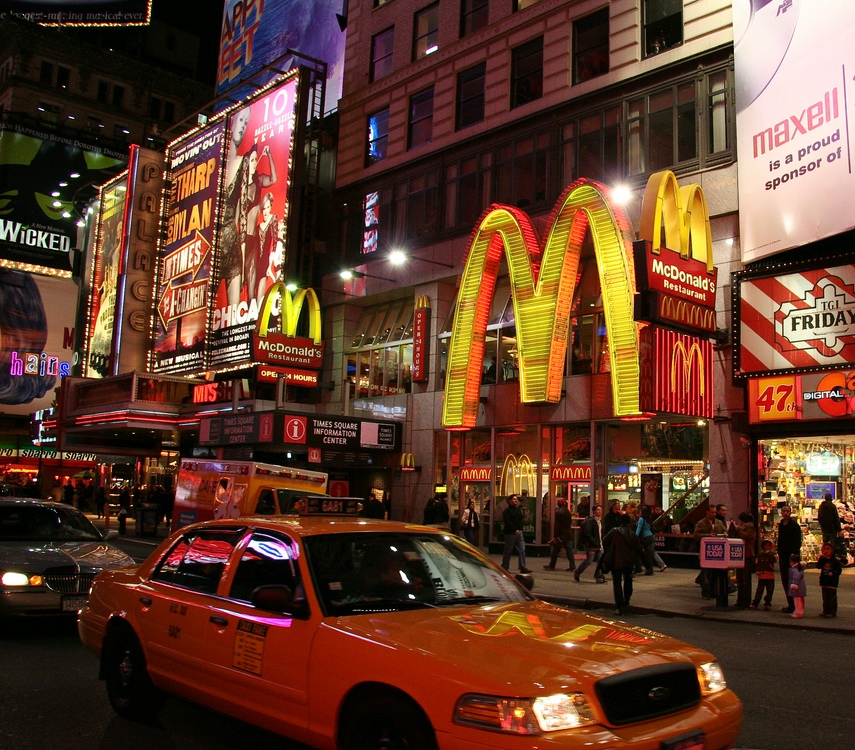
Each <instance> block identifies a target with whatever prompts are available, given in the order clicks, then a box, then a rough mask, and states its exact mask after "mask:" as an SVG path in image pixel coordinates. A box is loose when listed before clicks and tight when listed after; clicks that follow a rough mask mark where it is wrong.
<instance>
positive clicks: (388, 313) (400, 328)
mask: <svg viewBox="0 0 855 750" xmlns="http://www.w3.org/2000/svg"><path fill="white" fill-rule="evenodd" d="M413 311H414V305H413V298H412V297H405V298H403V299H399V300H393V301H391V302H383V303H381V304H379V305H373V306H371V307H366V308H365V309H364V310H363V312H362V316H361V317H360V319H359V322H358V323H357V326H356V333H355V334H354V337H353V339H352V341H351V346H350V351H349V352H348V353H347V354H346V355H345V380H346V381H349V383H350V388H351V396H354V397H362V398H365V397H372V396H395V395H399V394H403V393H409V392H410V391H411V388H412V366H413V343H412V339H413Z"/></svg>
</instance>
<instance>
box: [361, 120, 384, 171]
mask: <svg viewBox="0 0 855 750" xmlns="http://www.w3.org/2000/svg"><path fill="white" fill-rule="evenodd" d="M388 146H389V110H388V109H382V110H380V111H379V112H375V113H374V114H373V115H369V116H368V149H367V151H366V158H365V164H366V166H371V165H372V164H376V163H377V162H378V161H382V160H383V159H385V158H386V157H387V156H388V154H387V152H386V149H387V148H388Z"/></svg>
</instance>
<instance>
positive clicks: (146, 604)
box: [140, 596, 151, 607]
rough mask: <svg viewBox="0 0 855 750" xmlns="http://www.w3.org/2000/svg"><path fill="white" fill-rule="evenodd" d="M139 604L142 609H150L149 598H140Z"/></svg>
mask: <svg viewBox="0 0 855 750" xmlns="http://www.w3.org/2000/svg"><path fill="white" fill-rule="evenodd" d="M140 604H142V605H143V606H144V607H150V606H151V597H150V596H141V597H140Z"/></svg>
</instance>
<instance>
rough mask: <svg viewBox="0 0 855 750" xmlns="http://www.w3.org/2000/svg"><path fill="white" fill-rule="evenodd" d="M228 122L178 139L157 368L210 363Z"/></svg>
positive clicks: (160, 292) (160, 293)
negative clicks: (219, 205) (207, 345)
mask: <svg viewBox="0 0 855 750" xmlns="http://www.w3.org/2000/svg"><path fill="white" fill-rule="evenodd" d="M224 133H225V122H224V121H222V120H221V121H220V122H218V123H216V124H215V125H213V126H212V127H210V128H206V129H204V130H201V131H198V132H195V133H192V134H191V135H190V136H188V137H186V138H183V139H181V140H178V141H176V142H174V143H172V144H171V145H170V147H169V151H168V155H167V164H168V169H169V177H168V182H169V194H168V196H167V201H166V211H165V214H166V238H165V241H164V243H163V252H162V257H161V258H160V264H159V268H158V289H157V300H156V317H155V332H154V372H161V373H196V372H201V371H203V370H205V369H206V363H205V343H206V340H207V336H208V308H209V301H210V298H211V283H212V269H213V244H214V228H215V226H216V209H217V199H218V195H219V189H220V171H221V168H222V161H223V136H224Z"/></svg>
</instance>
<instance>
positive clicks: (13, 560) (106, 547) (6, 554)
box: [0, 542, 135, 571]
mask: <svg viewBox="0 0 855 750" xmlns="http://www.w3.org/2000/svg"><path fill="white" fill-rule="evenodd" d="M134 564H135V563H134V560H133V558H131V557H129V556H128V555H126V554H125V553H124V552H122V550H120V549H119V548H118V547H114V546H113V545H112V544H107V543H105V542H4V543H3V544H2V545H0V566H4V567H9V566H11V565H15V566H16V567H24V568H26V569H27V570H34V571H39V570H45V569H46V568H56V567H61V566H63V565H78V566H80V569H81V570H83V571H94V570H103V569H104V568H116V567H120V566H123V565H134Z"/></svg>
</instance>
